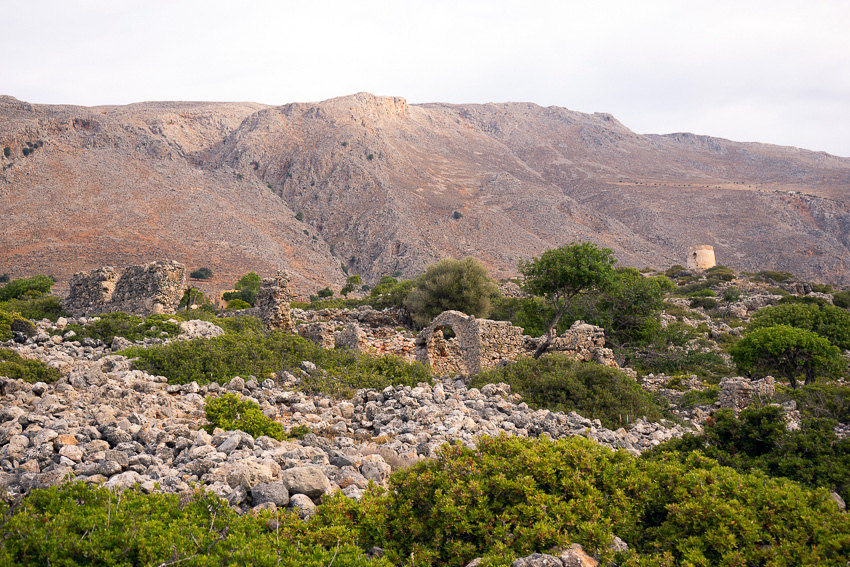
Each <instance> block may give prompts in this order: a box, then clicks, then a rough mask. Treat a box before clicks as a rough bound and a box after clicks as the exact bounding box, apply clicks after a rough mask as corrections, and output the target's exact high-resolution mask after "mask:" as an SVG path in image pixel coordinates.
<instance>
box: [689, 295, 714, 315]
mask: <svg viewBox="0 0 850 567" xmlns="http://www.w3.org/2000/svg"><path fill="white" fill-rule="evenodd" d="M706 291H708V290H706ZM690 306H691V309H696V308H698V307H702V308H703V309H706V310H711V309H716V308H717V300H716V299H714V298H713V297H699V296H698V297H694V298H692V299H691V303H690Z"/></svg>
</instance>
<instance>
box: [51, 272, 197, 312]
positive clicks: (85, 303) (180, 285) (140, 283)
mask: <svg viewBox="0 0 850 567" xmlns="http://www.w3.org/2000/svg"><path fill="white" fill-rule="evenodd" d="M185 291H186V268H185V266H183V264H180V263H178V262H174V261H167V260H166V261H159V262H151V263H149V264H143V265H139V266H128V267H127V268H124V270H123V271H121V272H119V271H117V270H116V269H115V268H113V267H111V266H107V267H103V268H99V269H97V270H93V271H91V272H78V273H76V274H74V276H73V277H72V278H71V282H70V289H69V293H68V297H67V299H66V300H65V301H64V303H63V306H64V307H65V310H66V311H68V312H70V313H72V314H74V315H76V316H85V315H97V314H100V313H114V312H116V311H126V312H128V313H136V314H142V315H149V314H151V313H174V312H175V311H176V310H177V306H178V305H179V304H180V299H181V298H182V297H183V293H184V292H185Z"/></svg>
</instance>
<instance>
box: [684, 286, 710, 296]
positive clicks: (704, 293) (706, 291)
mask: <svg viewBox="0 0 850 567" xmlns="http://www.w3.org/2000/svg"><path fill="white" fill-rule="evenodd" d="M688 297H717V294H716V293H714V291H712V290H711V289H708V288H705V289H701V290H699V291H695V292H693V293H689V294H688Z"/></svg>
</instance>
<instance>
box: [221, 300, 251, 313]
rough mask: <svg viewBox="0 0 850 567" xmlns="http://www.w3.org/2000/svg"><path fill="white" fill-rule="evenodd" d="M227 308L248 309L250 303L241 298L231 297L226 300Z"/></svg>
mask: <svg viewBox="0 0 850 567" xmlns="http://www.w3.org/2000/svg"><path fill="white" fill-rule="evenodd" d="M227 308H228V309H234V310H235V309H250V308H251V304H250V303H248V302H246V301H242V300H241V299H231V300H230V301H228V302H227Z"/></svg>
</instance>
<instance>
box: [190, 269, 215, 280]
mask: <svg viewBox="0 0 850 567" xmlns="http://www.w3.org/2000/svg"><path fill="white" fill-rule="evenodd" d="M189 277H190V278H195V279H196V280H208V279H210V278H211V277H213V273H212V270H210V269H209V268H198V269H197V270H195V271H194V272H192V273H190V274H189Z"/></svg>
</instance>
